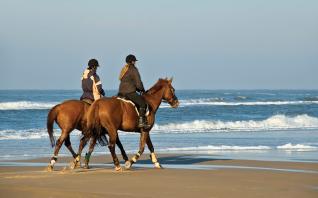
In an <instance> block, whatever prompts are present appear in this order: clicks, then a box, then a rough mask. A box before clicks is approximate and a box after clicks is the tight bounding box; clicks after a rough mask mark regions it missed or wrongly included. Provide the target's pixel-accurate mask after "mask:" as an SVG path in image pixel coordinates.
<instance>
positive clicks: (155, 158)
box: [146, 134, 162, 168]
mask: <svg viewBox="0 0 318 198" xmlns="http://www.w3.org/2000/svg"><path fill="white" fill-rule="evenodd" d="M146 143H147V146H148V149H149V151H150V159H151V161H152V163H153V164H154V165H155V168H162V166H161V165H160V163H159V162H158V159H157V156H156V154H155V149H154V147H153V145H152V141H151V139H150V134H148V138H147V142H146Z"/></svg>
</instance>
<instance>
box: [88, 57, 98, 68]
mask: <svg viewBox="0 0 318 198" xmlns="http://www.w3.org/2000/svg"><path fill="white" fill-rule="evenodd" d="M88 66H89V67H91V68H93V67H98V66H99V64H98V61H97V60H96V59H91V60H89V61H88Z"/></svg>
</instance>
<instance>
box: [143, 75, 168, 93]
mask: <svg viewBox="0 0 318 198" xmlns="http://www.w3.org/2000/svg"><path fill="white" fill-rule="evenodd" d="M167 82H168V79H167V78H165V79H163V78H159V80H158V81H157V82H156V84H155V85H154V86H152V87H151V88H150V89H148V90H147V91H146V93H147V94H150V95H151V94H154V93H156V92H157V91H159V90H160V89H161V88H162V86H163V85H164V84H165V83H167Z"/></svg>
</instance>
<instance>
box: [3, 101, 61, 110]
mask: <svg viewBox="0 0 318 198" xmlns="http://www.w3.org/2000/svg"><path fill="white" fill-rule="evenodd" d="M56 104H57V103H49V102H30V101H17V102H1V103H0V110H23V109H50V108H52V107H53V106H55V105H56Z"/></svg>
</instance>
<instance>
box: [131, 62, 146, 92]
mask: <svg viewBox="0 0 318 198" xmlns="http://www.w3.org/2000/svg"><path fill="white" fill-rule="evenodd" d="M133 74H134V75H133V78H134V81H135V85H136V88H137V91H140V92H145V88H144V85H143V83H142V81H141V78H140V74H139V71H138V69H137V68H135V71H134V72H133Z"/></svg>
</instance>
